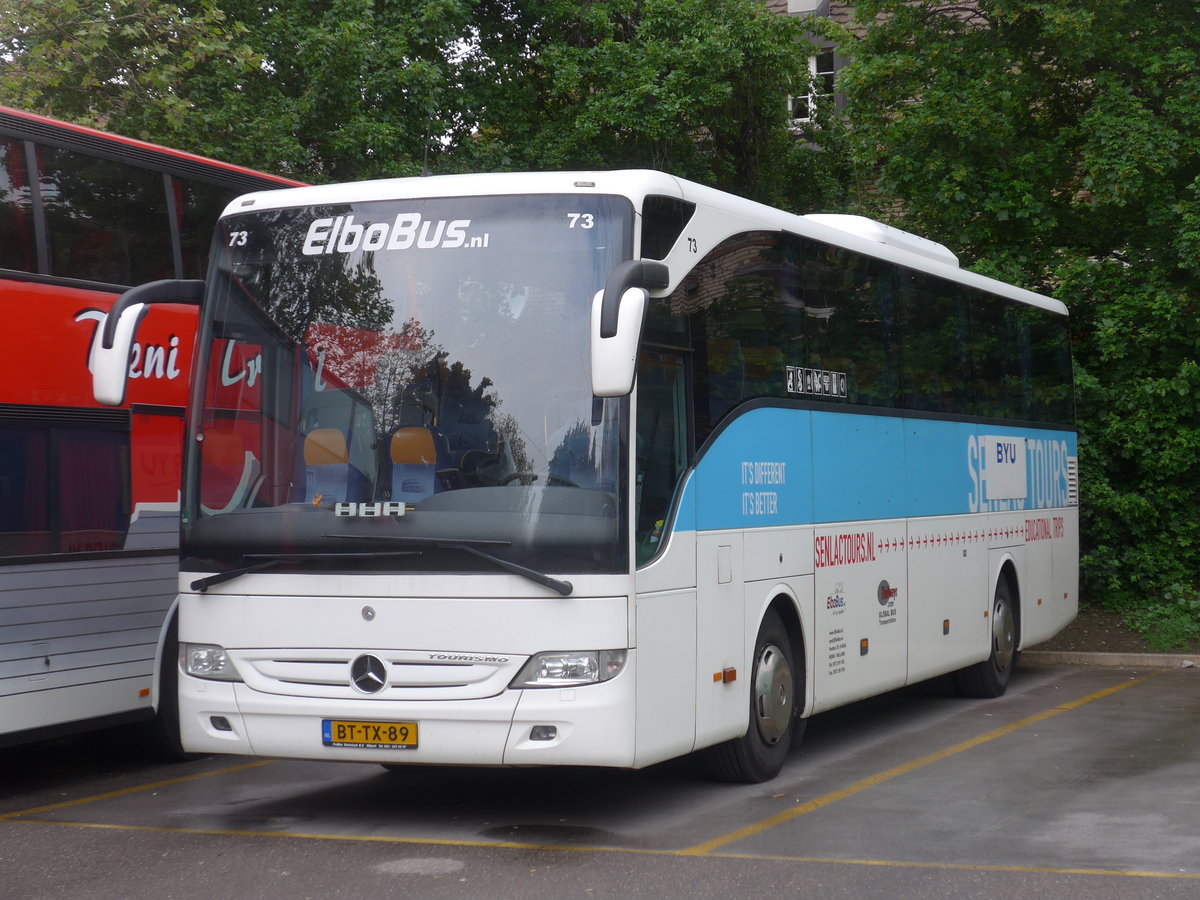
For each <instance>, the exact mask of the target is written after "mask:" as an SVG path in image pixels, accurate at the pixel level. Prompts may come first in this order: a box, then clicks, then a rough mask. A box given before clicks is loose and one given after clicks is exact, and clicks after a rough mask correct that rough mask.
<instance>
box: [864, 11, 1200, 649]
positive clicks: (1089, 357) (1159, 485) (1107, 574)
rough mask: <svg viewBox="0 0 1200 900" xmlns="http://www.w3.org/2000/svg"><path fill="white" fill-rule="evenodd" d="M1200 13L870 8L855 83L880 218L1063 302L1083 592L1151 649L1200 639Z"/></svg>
mask: <svg viewBox="0 0 1200 900" xmlns="http://www.w3.org/2000/svg"><path fill="white" fill-rule="evenodd" d="M1196 14H1197V8H1196V5H1195V3H1194V2H1191V0H1186V2H1185V0H1157V2H1134V0H1096V2H1091V3H1088V4H1079V3H1074V2H1070V0H1042V2H1037V3H1025V2H1018V0H980V2H978V3H973V4H970V5H969V6H948V5H946V4H942V3H934V2H908V0H868V2H864V3H862V4H860V6H859V8H858V16H859V20H860V21H862V22H864V23H868V27H867V30H866V34H865V37H864V39H863V40H862V41H861V42H860V44H859V46H858V47H857V48H856V51H855V52H856V58H855V61H854V63H853V65H852V66H851V67H850V69H849V70H848V71H847V72H846V75H845V78H844V81H843V83H844V85H845V86H846V87H847V91H848V93H849V96H850V109H851V119H852V125H853V136H854V141H855V144H854V152H855V158H856V162H857V164H858V165H859V166H860V167H861V169H862V170H863V171H867V172H870V173H873V175H874V177H875V178H876V191H877V196H878V197H880V198H887V205H886V206H882V209H883V210H884V211H885V212H887V211H893V210H896V209H899V210H902V212H903V214H902V224H903V225H904V226H906V227H910V228H912V229H913V230H916V231H919V232H921V233H924V234H927V235H929V236H930V237H935V238H938V239H944V240H946V241H947V242H948V243H951V244H952V245H953V246H954V247H955V248H956V249H957V250H960V251H962V252H963V255H964V256H965V257H967V259H968V260H969V261H970V263H971V264H972V265H973V266H974V267H975V268H977V269H979V270H982V271H986V272H988V273H989V274H995V275H998V276H999V277H1002V278H1006V279H1007V280H1010V281H1015V282H1017V283H1024V284H1025V285H1026V286H1028V287H1031V288H1033V289H1035V290H1041V291H1045V292H1047V293H1050V294H1053V295H1055V296H1058V297H1060V298H1061V299H1063V300H1064V301H1066V302H1067V304H1068V305H1069V306H1070V307H1071V310H1072V318H1073V331H1074V335H1075V350H1074V352H1075V357H1076V364H1077V385H1076V388H1077V403H1078V413H1079V426H1080V470H1081V479H1082V501H1083V504H1084V505H1083V510H1082V516H1083V541H1084V546H1083V570H1082V575H1083V582H1084V589H1085V596H1086V597H1088V598H1089V599H1090V600H1092V601H1093V602H1097V603H1102V604H1104V605H1106V606H1108V607H1110V608H1117V609H1123V610H1127V611H1136V613H1135V614H1134V615H1133V618H1132V619H1131V621H1134V622H1135V623H1136V624H1138V625H1139V626H1140V627H1142V628H1143V629H1145V630H1146V631H1147V633H1148V636H1150V637H1151V638H1152V639H1153V638H1154V637H1155V635H1157V636H1158V639H1159V640H1160V642H1163V641H1167V640H1168V638H1167V637H1165V635H1168V634H1169V633H1177V634H1182V633H1187V631H1188V629H1189V628H1193V629H1200V619H1198V618H1197V615H1196V609H1195V605H1194V604H1190V603H1181V602H1177V600H1176V599H1175V598H1179V597H1193V598H1194V597H1195V596H1196V589H1197V587H1198V581H1200V578H1198V576H1197V573H1198V572H1200V517H1197V515H1196V512H1195V505H1196V504H1195V499H1194V498H1195V496H1196V494H1197V491H1198V490H1200V468H1198V462H1197V461H1198V460H1200V402H1198V398H1200V380H1198V379H1200V368H1198V366H1197V358H1198V356H1200V328H1198V326H1197V323H1196V310H1197V306H1198V305H1200V288H1198V286H1197V285H1198V282H1197V277H1196V276H1197V274H1200V202H1198V201H1200V32H1197V29H1196V28H1195V22H1196ZM896 199H899V201H900V203H899V205H898V206H896V205H893V204H894V203H895V200H896ZM1170 623H1175V624H1170ZM1176 626H1178V627H1176Z"/></svg>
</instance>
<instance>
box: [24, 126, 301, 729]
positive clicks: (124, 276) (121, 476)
mask: <svg viewBox="0 0 1200 900" xmlns="http://www.w3.org/2000/svg"><path fill="white" fill-rule="evenodd" d="M296 184H298V182H295V181H291V180H289V179H285V178H278V177H274V176H271V175H265V174H263V173H261V172H254V171H251V170H249V169H244V168H240V167H238V166H231V165H228V164H226V163H222V162H218V161H216V160H212V159H206V158H204V157H200V156H195V155H193V154H190V153H183V152H181V151H178V150H171V149H168V148H166V147H159V146H156V145H154V144H148V143H145V142H143V141H136V140H131V139H128V138H123V137H118V136H116V135H111V134H106V133H103V132H100V131H96V130H93V129H90V128H84V127H81V126H78V125H71V124H68V123H66V122H59V121H56V120H54V119H49V118H45V117H43V116H38V115H33V114H30V113H26V112H21V111H18V110H15V109H9V108H7V107H2V106H0V307H2V309H3V315H4V321H5V323H6V324H7V326H8V329H7V331H8V334H9V335H10V336H12V335H18V334H19V335H21V339H20V340H13V339H11V337H10V339H8V340H3V339H0V342H2V343H0V346H2V347H3V349H2V350H0V746H5V745H10V744H15V743H20V742H23V741H28V740H37V739H42V738H47V737H53V736H55V735H57V734H62V733H67V732H70V731H79V730H86V729H89V728H95V727H101V726H107V725H111V724H119V723H122V722H126V721H130V722H131V721H136V720H151V719H152V718H153V717H154V715H155V711H156V710H157V711H158V713H159V717H158V718H159V722H158V724H159V725H160V726H161V727H160V728H159V730H160V732H163V733H165V734H166V736H167V738H168V741H170V736H171V735H172V734H173V730H174V728H173V723H172V718H173V708H174V683H173V679H174V673H175V671H176V666H175V665H174V655H175V650H174V644H175V642H174V640H173V638H172V637H171V635H170V630H171V628H172V616H171V610H172V606H173V603H174V599H175V595H176V590H177V581H178V569H179V563H178V548H179V540H178V530H179V489H180V462H181V452H182V441H183V416H184V407H185V405H186V403H187V393H188V381H189V371H190V367H191V358H192V349H193V346H194V342H195V330H196V328H195V326H196V308H195V307H194V306H175V307H156V308H155V309H154V310H153V311H152V312H150V313H149V315H148V316H147V317H146V320H145V321H144V322H143V323H142V328H141V331H140V332H139V340H138V343H137V346H136V347H135V349H134V351H133V354H132V357H131V360H130V368H129V377H130V387H129V392H128V397H127V401H126V403H125V404H124V405H123V406H121V407H118V408H115V409H114V408H109V407H101V406H99V405H98V404H96V403H95V401H94V400H93V398H92V385H91V376H90V373H89V354H90V353H91V349H92V346H93V342H94V341H96V340H97V339H98V335H99V333H100V330H101V328H102V326H103V323H104V319H105V316H106V314H107V312H108V310H109V308H110V307H111V306H112V303H113V301H114V300H115V299H116V297H117V296H118V295H119V294H120V293H121V292H122V291H123V290H125V289H126V288H128V287H129V286H131V285H137V284H141V283H143V282H146V281H151V280H154V279H160V278H197V279H198V278H203V277H204V269H205V265H206V260H207V257H208V250H209V242H210V240H211V237H212V230H213V225H214V223H215V222H216V220H217V217H218V216H219V215H220V213H221V211H222V210H223V209H224V207H225V206H226V204H227V203H228V202H229V201H230V200H232V199H233V198H234V197H236V196H237V195H239V194H242V193H245V192H247V191H252V190H263V189H269V188H274V187H285V186H292V185H296ZM164 648H169V649H168V650H166V651H164ZM164 652H168V653H169V654H170V656H171V664H170V665H164V664H163V661H164V660H163V657H164ZM160 700H161V702H160Z"/></svg>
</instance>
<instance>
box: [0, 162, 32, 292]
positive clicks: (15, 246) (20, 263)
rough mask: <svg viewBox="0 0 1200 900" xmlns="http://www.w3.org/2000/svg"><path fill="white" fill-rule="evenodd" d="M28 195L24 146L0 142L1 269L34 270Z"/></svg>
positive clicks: (30, 210) (30, 211)
mask: <svg viewBox="0 0 1200 900" xmlns="http://www.w3.org/2000/svg"><path fill="white" fill-rule="evenodd" d="M29 194H30V191H29V177H28V173H27V172H26V168H25V148H24V146H23V145H22V144H21V142H20V141H8V140H0V269H17V270H18V271H21V272H36V271H37V257H36V256H35V255H34V249H33V248H34V243H33V211H32V210H33V208H32V205H31V202H30V197H29Z"/></svg>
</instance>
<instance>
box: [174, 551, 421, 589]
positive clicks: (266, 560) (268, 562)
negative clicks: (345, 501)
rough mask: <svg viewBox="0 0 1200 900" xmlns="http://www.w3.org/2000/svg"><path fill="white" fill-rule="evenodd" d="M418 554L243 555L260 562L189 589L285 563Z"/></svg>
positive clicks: (210, 577)
mask: <svg viewBox="0 0 1200 900" xmlns="http://www.w3.org/2000/svg"><path fill="white" fill-rule="evenodd" d="M420 552H421V551H420V550H396V551H393V552H388V553H243V554H242V559H258V560H261V562H256V563H254V564H252V565H249V566H240V567H239V568H236V569H229V570H228V571H225V572H217V573H216V574H215V575H205V576H204V577H203V578H197V579H196V580H195V581H193V582H192V585H191V587H192V590H193V591H199V592H200V593H204V592H205V591H207V590H208V589H209V588H210V587H212V586H213V585H214V584H221V583H222V582H225V581H233V579H235V578H241V577H242V576H243V575H249V574H250V573H251V572H261V571H263V570H265V569H273V568H275V567H276V566H279V565H282V564H283V563H286V562H311V561H313V560H323V559H356V558H361V559H369V558H374V557H377V556H415V555H417V554H419V553H420Z"/></svg>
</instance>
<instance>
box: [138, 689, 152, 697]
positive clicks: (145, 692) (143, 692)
mask: <svg viewBox="0 0 1200 900" xmlns="http://www.w3.org/2000/svg"><path fill="white" fill-rule="evenodd" d="M138 696H139V697H149V696H150V688H142V689H141V690H140V691H138Z"/></svg>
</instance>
